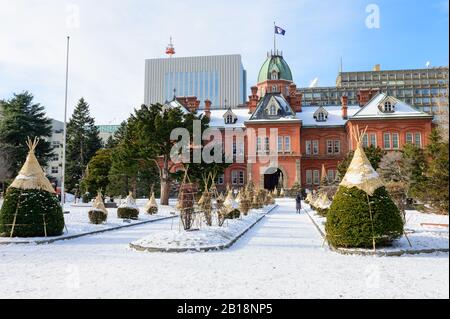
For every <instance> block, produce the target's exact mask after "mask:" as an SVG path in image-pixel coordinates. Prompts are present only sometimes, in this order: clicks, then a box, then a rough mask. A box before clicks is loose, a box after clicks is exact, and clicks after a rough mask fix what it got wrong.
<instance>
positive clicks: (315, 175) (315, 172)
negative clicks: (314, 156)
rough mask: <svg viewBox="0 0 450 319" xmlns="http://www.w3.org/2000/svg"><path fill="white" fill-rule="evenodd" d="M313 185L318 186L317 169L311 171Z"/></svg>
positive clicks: (318, 173)
mask: <svg viewBox="0 0 450 319" xmlns="http://www.w3.org/2000/svg"><path fill="white" fill-rule="evenodd" d="M313 184H314V185H319V184H320V171H319V170H318V169H315V170H313Z"/></svg>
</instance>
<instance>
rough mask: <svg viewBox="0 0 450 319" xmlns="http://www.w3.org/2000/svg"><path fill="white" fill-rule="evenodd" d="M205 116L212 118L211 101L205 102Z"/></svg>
mask: <svg viewBox="0 0 450 319" xmlns="http://www.w3.org/2000/svg"><path fill="white" fill-rule="evenodd" d="M205 116H206V117H208V118H211V101H210V100H205Z"/></svg>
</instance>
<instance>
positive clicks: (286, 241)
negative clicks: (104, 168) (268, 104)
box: [0, 199, 449, 299]
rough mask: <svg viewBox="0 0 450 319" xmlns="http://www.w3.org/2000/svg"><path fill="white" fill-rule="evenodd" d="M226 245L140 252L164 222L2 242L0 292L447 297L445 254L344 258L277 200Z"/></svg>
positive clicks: (38, 294) (16, 295)
mask: <svg viewBox="0 0 450 319" xmlns="http://www.w3.org/2000/svg"><path fill="white" fill-rule="evenodd" d="M277 204H279V205H280V206H279V207H278V208H277V209H275V210H274V211H273V212H271V213H270V214H268V215H267V216H266V217H265V218H263V219H262V220H261V221H260V222H259V223H257V224H256V225H255V226H254V227H253V228H252V229H250V230H249V231H248V232H247V233H246V234H245V235H244V236H243V237H241V238H240V239H239V240H238V241H237V242H236V243H235V244H234V245H233V246H232V247H231V248H230V249H226V250H221V251H217V252H209V253H190V252H186V253H176V254H167V253H143V252H138V251H135V250H133V249H131V248H129V243H130V242H132V241H135V240H138V239H139V238H142V237H145V236H147V235H149V234H151V233H157V232H162V231H166V230H168V229H170V228H171V226H172V222H173V220H170V219H169V220H163V221H158V222H154V223H150V224H144V225H138V226H135V227H130V228H124V229H121V230H117V231H111V232H106V233H102V234H98V235H93V236H86V237H81V238H78V239H73V240H68V241H60V242H56V243H54V244H49V245H8V246H1V245H0V278H2V283H1V285H0V298H26V297H28V298H51V297H53V298H114V297H115V298H252V299H254V298H388V299H392V298H449V259H448V253H436V254H422V255H404V256H402V257H373V256H353V255H351V256H345V255H341V254H337V253H334V252H331V251H330V250H329V249H328V247H326V246H325V247H322V238H321V236H320V235H319V233H318V231H317V230H316V229H315V227H314V226H313V224H312V223H311V221H310V219H309V217H308V216H307V215H306V214H304V213H303V214H300V215H299V214H295V202H294V201H293V200H288V199H279V200H277Z"/></svg>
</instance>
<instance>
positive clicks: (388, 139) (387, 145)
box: [383, 133, 391, 150]
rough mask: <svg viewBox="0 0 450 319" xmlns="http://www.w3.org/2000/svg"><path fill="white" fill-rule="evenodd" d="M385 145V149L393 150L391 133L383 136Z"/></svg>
mask: <svg viewBox="0 0 450 319" xmlns="http://www.w3.org/2000/svg"><path fill="white" fill-rule="evenodd" d="M383 145H384V148H385V149H387V150H389V149H391V134H390V133H384V134H383Z"/></svg>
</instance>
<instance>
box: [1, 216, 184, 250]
mask: <svg viewBox="0 0 450 319" xmlns="http://www.w3.org/2000/svg"><path fill="white" fill-rule="evenodd" d="M175 217H178V215H173V216H166V217H160V218H155V219H149V220H144V221H141V222H137V223H134V224H128V225H121V226H115V227H111V228H105V229H99V230H94V231H90V232H86V233H79V234H75V235H67V236H64V235H63V236H62V237H55V238H49V239H40V240H28V241H4V242H0V245H23V244H36V245H42V244H52V243H54V242H57V241H61V240H70V239H75V238H79V237H84V236H88V235H95V234H100V233H105V232H109V231H113V230H118V229H122V228H128V227H133V226H139V225H143V224H149V223H153V222H158V221H161V220H165V219H170V218H175Z"/></svg>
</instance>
